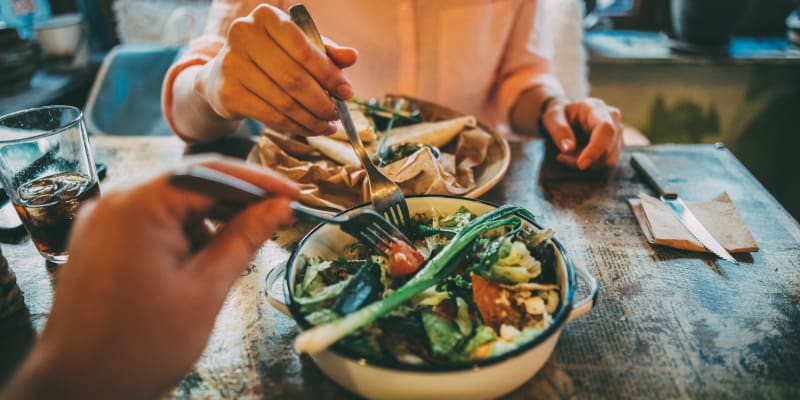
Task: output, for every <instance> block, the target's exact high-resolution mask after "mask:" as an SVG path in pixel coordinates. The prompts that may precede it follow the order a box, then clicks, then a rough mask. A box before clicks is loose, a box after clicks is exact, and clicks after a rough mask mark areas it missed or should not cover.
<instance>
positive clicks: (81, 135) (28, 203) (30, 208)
mask: <svg viewBox="0 0 800 400" xmlns="http://www.w3.org/2000/svg"><path fill="white" fill-rule="evenodd" d="M0 180H2V184H3V188H4V189H5V191H6V193H7V194H8V197H9V198H10V199H11V201H12V202H13V204H14V208H15V209H16V210H17V213H18V214H19V217H20V219H21V220H22V222H23V224H24V225H25V228H26V229H27V230H28V233H30V235H31V240H32V241H33V243H34V244H35V245H36V248H37V249H38V250H39V253H40V254H41V255H42V256H44V258H45V259H47V260H48V261H51V262H53V263H56V264H63V263H65V262H66V261H67V257H68V255H67V239H68V236H69V231H70V227H71V226H72V220H73V218H74V217H75V213H76V212H77V210H78V207H80V205H81V203H83V202H84V201H86V200H88V199H91V198H93V197H95V196H98V195H99V194H100V188H99V185H98V179H97V171H96V170H95V165H94V161H93V160H92V152H91V150H90V149H89V139H88V137H87V135H86V126H85V125H84V122H83V113H82V112H81V110H80V109H78V108H75V107H70V106H47V107H40V108H32V109H28V110H23V111H18V112H15V113H12V114H8V115H6V116H3V117H0Z"/></svg>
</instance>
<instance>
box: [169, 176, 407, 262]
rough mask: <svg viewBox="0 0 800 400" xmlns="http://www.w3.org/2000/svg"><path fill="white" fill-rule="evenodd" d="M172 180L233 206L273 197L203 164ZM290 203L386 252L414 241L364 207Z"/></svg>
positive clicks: (318, 219) (241, 205)
mask: <svg viewBox="0 0 800 400" xmlns="http://www.w3.org/2000/svg"><path fill="white" fill-rule="evenodd" d="M170 184H171V185H172V186H175V187H178V188H181V189H186V190H190V191H193V192H199V193H202V194H205V195H208V196H211V197H213V198H214V199H216V200H217V201H219V202H221V203H223V205H224V206H226V207H231V208H234V209H241V208H244V207H246V206H247V205H249V204H252V203H254V202H257V201H261V200H263V199H265V198H268V197H271V195H270V194H269V193H268V192H267V191H265V190H264V189H261V188H260V187H258V186H256V185H253V184H252V183H250V182H247V181H243V180H241V179H239V178H236V177H234V176H231V175H228V174H226V173H223V172H219V171H217V170H215V169H211V168H207V167H203V166H200V165H189V166H186V167H183V168H182V169H180V170H178V171H176V172H175V173H174V174H173V175H172V176H171V177H170ZM290 205H291V207H292V210H294V211H295V212H297V213H299V214H302V215H304V216H307V217H310V218H312V219H314V220H316V221H322V222H327V223H331V224H336V225H339V227H340V228H341V229H342V231H343V232H345V233H347V234H349V235H350V236H353V237H354V238H356V239H358V241H360V242H362V243H364V244H368V245H371V246H372V247H374V248H375V249H377V250H379V251H381V252H383V253H384V254H386V253H388V251H389V249H390V248H391V247H392V243H399V242H405V243H407V244H409V245H411V242H410V240H408V238H407V237H406V236H405V235H404V234H403V232H401V231H400V230H399V229H397V227H396V226H394V225H392V224H391V223H390V222H389V221H387V220H386V219H385V218H384V217H383V216H381V215H380V214H378V213H377V212H375V211H373V210H369V209H362V210H360V211H357V212H355V213H354V214H350V215H328V214H325V213H323V212H320V211H318V210H315V209H313V208H311V207H306V206H304V205H302V204H300V203H298V202H296V201H293V202H291V204H290ZM412 247H413V246H412Z"/></svg>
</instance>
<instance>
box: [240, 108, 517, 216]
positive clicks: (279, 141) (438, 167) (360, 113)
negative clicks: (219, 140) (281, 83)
mask: <svg viewBox="0 0 800 400" xmlns="http://www.w3.org/2000/svg"><path fill="white" fill-rule="evenodd" d="M376 103H377V104H402V105H403V108H404V110H406V112H404V113H400V112H397V111H396V110H397V109H396V108H392V110H395V111H393V112H396V113H397V114H399V115H397V116H400V117H403V118H397V116H395V118H391V124H387V121H386V120H387V119H390V118H389V117H390V116H391V115H392V112H389V113H388V115H387V113H386V112H385V111H387V109H386V108H382V107H380V106H377V107H376V106H375V105H374V104H376ZM349 107H350V112H351V114H352V117H353V122H354V124H355V126H356V130H357V131H358V134H359V137H360V138H361V140H362V141H363V142H364V145H365V147H366V149H367V152H368V153H369V154H371V155H372V157H371V158H372V159H373V160H374V161H376V164H378V165H379V168H381V170H382V171H383V172H384V174H386V175H387V176H388V177H389V179H392V180H393V181H395V182H396V183H397V184H398V185H399V186H400V188H401V189H402V190H403V193H405V194H406V195H414V194H450V195H457V196H466V197H471V198H477V197H479V196H481V195H482V194H484V193H486V192H487V191H488V190H489V189H491V188H492V187H494V186H495V185H496V184H497V183H498V182H499V181H500V180H501V179H502V178H503V176H505V174H506V172H507V171H508V167H509V163H510V160H511V155H510V151H509V147H508V142H507V141H506V139H505V138H504V137H503V136H502V135H500V134H499V133H497V132H495V131H494V130H492V129H491V128H489V127H488V126H486V125H484V124H482V123H481V122H479V121H477V120H476V119H475V117H473V116H471V115H465V114H463V113H459V112H457V111H454V110H451V109H449V108H447V107H444V106H442V105H439V104H436V103H432V102H428V101H423V100H419V99H415V98H412V97H407V96H398V95H386V96H385V98H384V99H381V101H379V102H370V103H364V102H360V101H352V102H350V103H349ZM337 125H338V127H339V130H338V131H337V132H336V133H334V134H333V135H330V136H315V137H305V138H302V137H297V136H292V135H288V134H284V133H281V132H277V131H274V130H271V129H269V128H267V129H265V130H264V132H263V133H262V134H261V136H260V137H259V140H258V143H257V144H256V145H255V146H254V147H253V149H252V150H251V151H250V153H249V155H248V157H247V160H248V162H252V163H257V164H261V165H265V166H268V167H270V168H272V169H274V170H276V171H278V172H280V173H281V174H283V175H285V176H287V177H289V178H290V179H292V180H294V181H296V182H298V183H299V184H300V186H301V193H302V195H301V199H300V200H301V201H302V202H303V203H305V204H307V205H309V206H312V207H317V208H322V209H328V210H345V209H348V208H350V207H354V206H356V205H358V204H361V203H364V202H367V201H369V190H368V186H367V184H368V182H367V176H366V172H365V171H364V169H363V168H362V167H361V164H360V162H359V160H358V157H357V156H356V154H355V152H354V151H353V148H352V147H351V146H350V143H349V142H348V141H347V136H346V133H345V132H344V128H343V127H342V126H341V123H340V122H337ZM387 125H389V126H387ZM387 128H388V129H387ZM387 135H388V136H387ZM384 136H387V137H386V138H385V139H384ZM382 141H383V144H382V145H381V142H382ZM379 149H381V150H382V151H380V153H381V156H380V157H379V155H378V153H379ZM389 150H391V151H389Z"/></svg>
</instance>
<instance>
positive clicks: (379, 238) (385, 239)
mask: <svg viewBox="0 0 800 400" xmlns="http://www.w3.org/2000/svg"><path fill="white" fill-rule="evenodd" d="M365 231H366V233H369V234H370V235H372V236H373V237H374V238H375V242H376V243H380V244H382V245H384V246H386V247H389V245H391V244H392V243H391V236H389V235H388V234H386V232H383V233H382V232H381V230H380V229H376V227H375V226H369V227H367V228H366V229H365Z"/></svg>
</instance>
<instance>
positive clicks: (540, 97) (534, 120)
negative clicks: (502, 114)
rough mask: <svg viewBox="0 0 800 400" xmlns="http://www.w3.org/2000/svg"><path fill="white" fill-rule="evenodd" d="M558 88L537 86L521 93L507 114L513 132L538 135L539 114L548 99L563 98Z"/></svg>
mask: <svg viewBox="0 0 800 400" xmlns="http://www.w3.org/2000/svg"><path fill="white" fill-rule="evenodd" d="M563 96H564V94H563V92H562V91H561V89H559V88H552V87H550V86H548V85H538V86H534V87H531V88H528V89H525V90H524V91H522V93H520V94H519V96H518V97H517V101H516V102H515V103H514V105H513V106H512V108H511V111H510V112H509V121H510V122H511V127H512V128H513V129H514V131H515V132H517V133H521V134H525V135H539V134H542V132H539V124H538V121H539V113H540V112H541V111H542V105H543V104H544V102H545V100H547V98H549V97H563Z"/></svg>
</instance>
